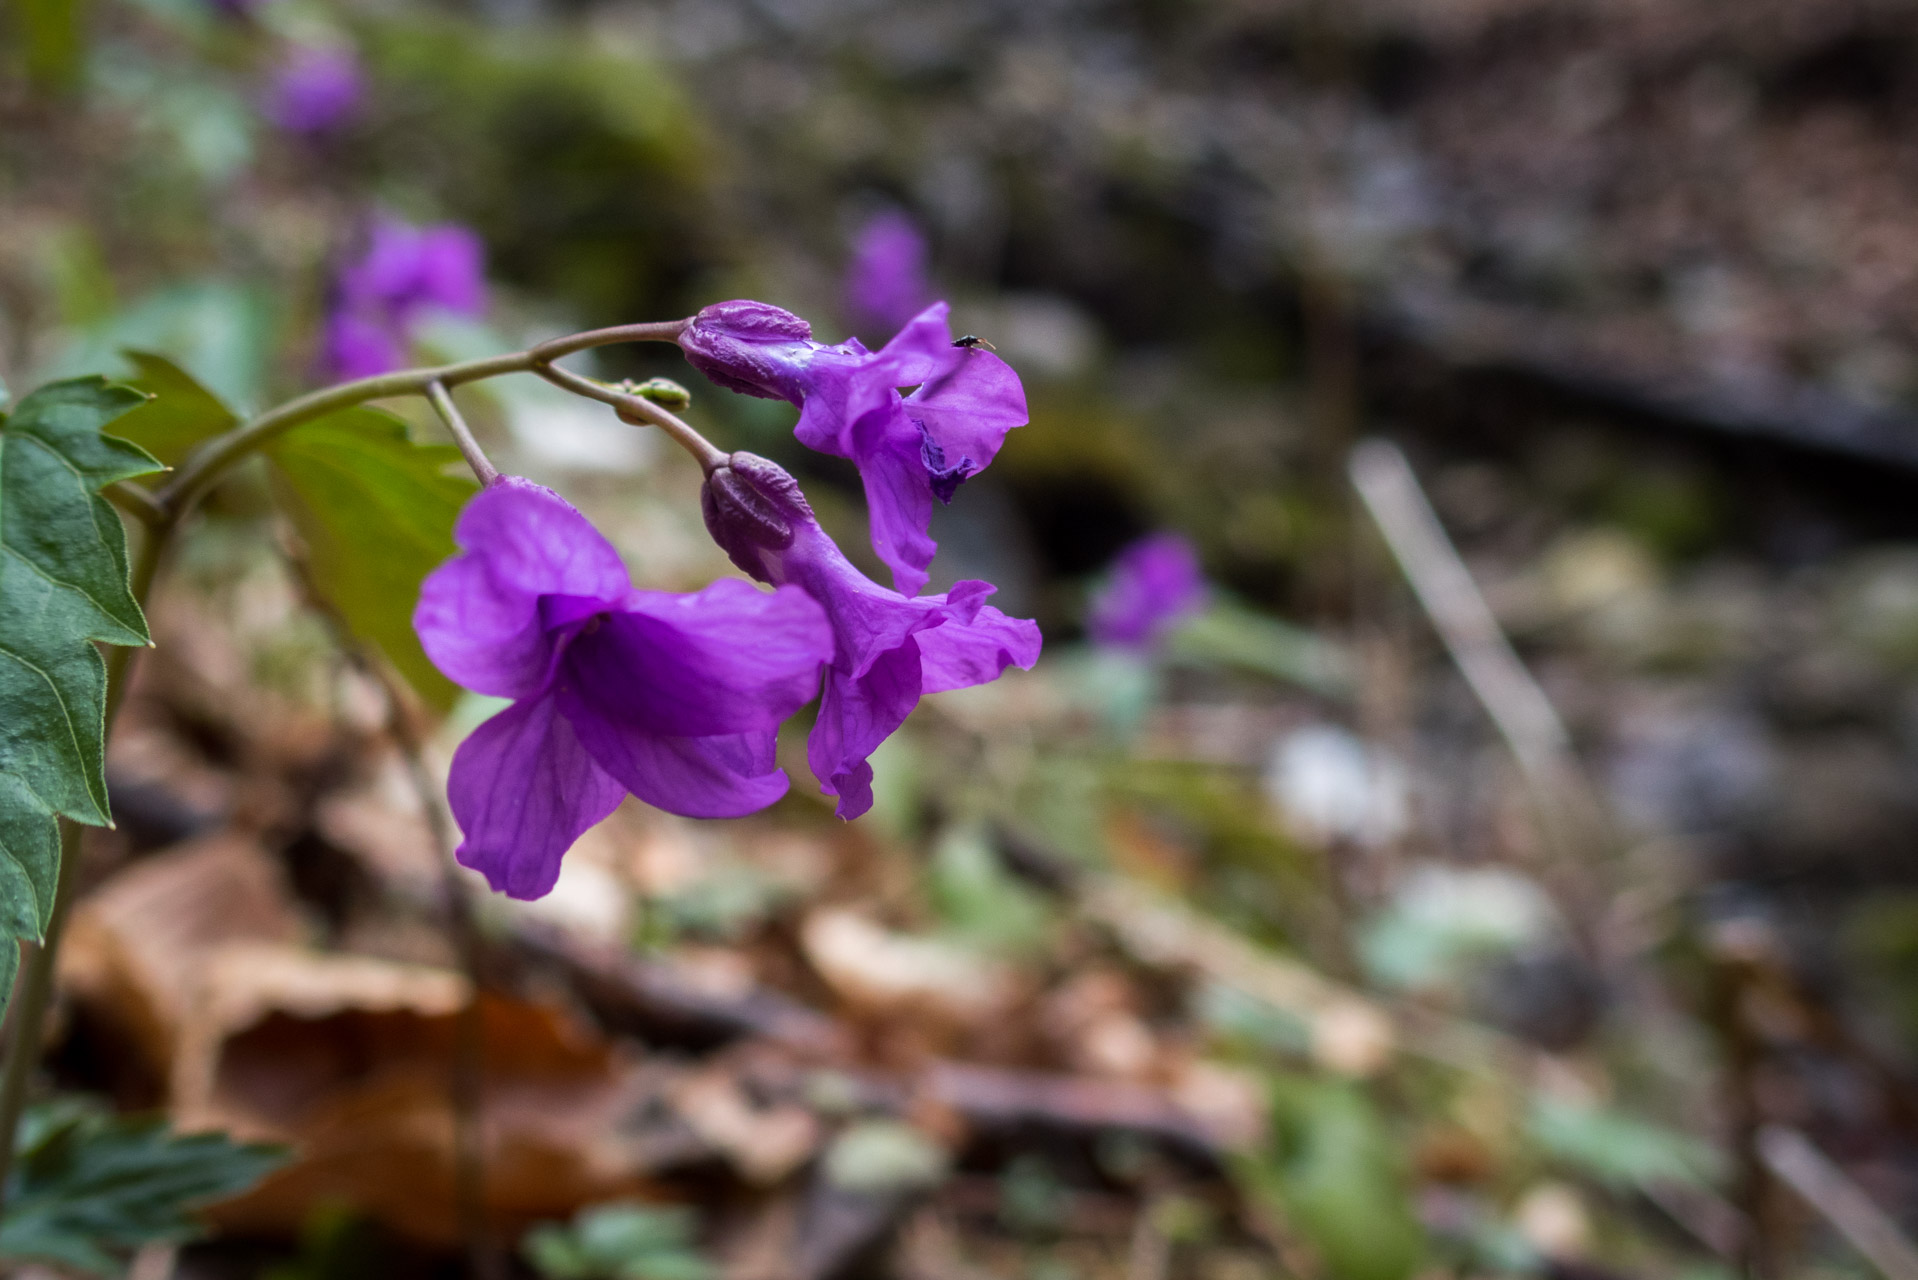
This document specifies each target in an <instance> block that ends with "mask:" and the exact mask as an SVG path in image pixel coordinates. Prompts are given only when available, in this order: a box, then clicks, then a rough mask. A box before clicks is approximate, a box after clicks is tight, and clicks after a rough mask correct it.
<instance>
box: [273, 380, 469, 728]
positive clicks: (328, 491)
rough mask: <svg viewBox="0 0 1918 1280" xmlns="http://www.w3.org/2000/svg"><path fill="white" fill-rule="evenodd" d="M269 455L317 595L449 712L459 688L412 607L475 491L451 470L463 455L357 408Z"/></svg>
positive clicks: (299, 432)
mask: <svg viewBox="0 0 1918 1280" xmlns="http://www.w3.org/2000/svg"><path fill="white" fill-rule="evenodd" d="M271 457H272V459H273V462H274V464H275V471H276V476H277V479H278V481H279V484H278V488H279V490H280V491H281V493H282V494H283V496H284V497H285V499H286V507H287V511H288V513H289V514H290V515H291V517H292V519H293V523H294V525H295V526H296V527H297V528H298V529H299V532H300V536H301V537H302V538H303V539H304V540H305V542H306V546H307V555H308V562H309V564H310V565H311V568H312V571H313V577H314V581H315V584H316V585H317V586H318V588H319V589H320V591H322V592H323V593H324V594H325V595H326V597H327V599H328V600H329V601H330V602H331V603H332V605H333V607H334V608H336V609H338V610H339V611H340V615H341V617H342V618H343V619H344V620H345V622H346V624H347V626H349V627H350V628H352V630H353V632H354V634H355V635H357V636H359V637H360V638H361V639H363V640H366V641H369V642H371V643H372V644H374V645H376V646H377V647H378V648H379V650H380V652H382V653H383V654H385V655H386V658H387V660H388V661H390V662H391V663H392V664H393V666H394V667H395V668H396V669H397V670H398V671H399V673H400V674H401V675H402V676H404V677H406V679H407V681H408V682H409V683H411V684H412V686H413V688H414V689H416V690H417V691H418V692H419V694H420V696H421V697H423V698H425V699H426V700H427V701H428V702H429V703H431V704H432V705H434V706H436V707H439V708H441V709H444V708H446V707H449V706H451V705H452V702H453V699H454V698H455V697H456V696H458V690H457V689H456V688H455V687H454V686H453V685H452V684H451V683H450V682H449V681H448V680H447V679H446V677H444V676H442V675H441V674H440V673H439V672H438V670H436V669H435V668H434V666H433V664H432V663H431V662H430V661H428V660H427V657H426V653H425V651H424V650H423V649H421V648H420V642H419V638H418V637H417V636H415V635H414V634H413V606H414V604H415V603H416V602H417V600H418V599H419V593H420V580H421V579H422V578H424V577H425V576H426V575H427V574H428V573H429V572H431V571H432V570H433V569H434V568H435V567H436V566H437V565H439V564H441V563H443V562H444V561H445V560H446V559H447V558H448V557H449V556H451V555H452V554H453V551H454V547H453V521H454V520H455V519H456V518H457V517H458V515H459V511H460V508H461V507H462V506H463V505H465V503H466V499H467V498H468V497H470V496H471V495H472V493H473V491H474V489H475V488H476V487H477V486H476V485H475V484H474V482H473V481H472V480H470V479H468V478H467V477H465V476H458V475H451V474H448V468H449V467H450V466H454V465H457V464H458V463H459V460H460V455H459V450H457V449H455V448H453V447H452V446H451V445H421V444H415V443H413V441H412V439H411V438H410V437H409V436H408V435H407V431H406V424H405V423H404V422H401V421H400V420H399V419H398V418H396V417H394V416H393V415H392V414H390V413H384V412H382V411H380V410H378V409H366V408H357V409H346V410H343V411H341V412H339V413H335V414H330V415H328V416H327V417H324V418H321V419H319V420H318V421H316V422H310V423H308V424H306V425H305V426H303V427H299V428H297V429H295V430H293V431H291V432H288V433H287V435H286V436H285V437H284V438H283V439H282V440H281V441H280V442H279V443H278V444H276V445H274V446H273V448H272V450H271Z"/></svg>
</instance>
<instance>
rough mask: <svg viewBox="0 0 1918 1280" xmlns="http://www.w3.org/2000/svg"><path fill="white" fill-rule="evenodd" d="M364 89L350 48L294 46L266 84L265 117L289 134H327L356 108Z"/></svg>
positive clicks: (358, 65) (362, 80)
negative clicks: (296, 47) (270, 81)
mask: <svg viewBox="0 0 1918 1280" xmlns="http://www.w3.org/2000/svg"><path fill="white" fill-rule="evenodd" d="M365 89H366V85H365V82H364V79H363V77H362V76H361V74H360V62H359V59H358V58H357V57H355V56H354V54H353V51H352V50H351V49H343V48H336V47H328V48H317V47H309V48H301V49H295V50H294V51H293V52H292V53H291V54H290V55H289V56H288V57H287V59H286V61H285V62H284V63H282V64H281V66H280V69H279V70H278V71H277V72H276V73H275V74H274V77H273V81H272V83H271V84H270V85H269V86H268V87H267V93H266V102H265V111H266V116H267V118H268V119H269V120H271V121H272V122H273V123H274V124H276V125H278V126H279V127H280V128H282V129H285V130H286V131H287V132H289V133H301V134H308V135H314V134H322V133H327V132H330V131H332V130H334V129H337V128H338V127H339V126H340V125H342V124H344V123H346V121H347V120H348V119H349V118H351V117H352V115H353V113H354V112H355V111H357V110H358V109H359V105H360V98H361V97H362V95H363V94H364V93H365Z"/></svg>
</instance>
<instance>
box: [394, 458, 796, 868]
mask: <svg viewBox="0 0 1918 1280" xmlns="http://www.w3.org/2000/svg"><path fill="white" fill-rule="evenodd" d="M454 535H455V537H456V538H457V540H458V542H459V544H460V546H461V547H462V548H463V551H462V553H461V554H460V555H458V556H456V557H455V558H454V559H452V560H450V561H448V562H447V563H446V564H444V565H441V566H440V567H439V568H438V569H435V570H434V571H433V572H432V573H431V574H430V575H429V576H428V577H427V579H426V581H425V583H424V584H422V586H421V588H420V601H419V607H418V608H417V609H416V610H415V611H414V614H413V627H414V630H415V631H417V632H418V633H419V637H420V643H421V644H422V645H423V646H424V647H425V649H426V652H427V655H428V656H429V657H431V658H432V659H433V662H434V664H435V665H436V666H438V667H439V669H440V670H441V671H443V672H445V673H446V675H447V677H448V678H449V679H452V680H454V681H456V682H458V683H459V684H462V685H464V686H465V687H467V688H469V689H472V690H475V691H477V692H479V693H485V694H491V695H493V696H495V697H501V698H511V699H513V704H512V705H511V706H509V707H507V708H506V709H505V710H504V711H501V712H500V713H499V714H498V715H496V716H494V717H493V718H492V719H491V720H488V721H486V723H484V724H482V725H481V726H480V727H479V728H477V729H475V730H474V731H473V733H472V734H471V736H469V737H468V738H467V739H466V741H465V742H463V743H461V744H460V747H459V749H458V750H457V751H456V752H454V754H453V767H452V773H451V776H450V778H449V779H448V782H447V799H448V802H449V803H450V804H451V806H452V809H453V816H454V817H455V818H457V819H458V821H459V824H460V830H461V831H462V832H463V833H464V836H465V839H464V840H463V841H462V842H461V844H460V847H459V851H458V857H459V860H460V862H461V863H462V864H463V865H465V866H468V867H472V868H474V869H476V870H478V871H481V872H484V873H485V875H486V878H487V880H488V882H489V883H491V884H492V886H493V888H495V889H497V890H499V891H501V892H503V893H506V894H509V895H511V896H513V897H515V898H537V897H540V896H542V895H544V894H545V893H546V892H547V891H548V890H550V889H551V888H552V887H553V882H554V881H555V880H556V879H558V877H559V864H560V859H561V857H562V855H564V854H565V852H566V850H567V849H568V848H569V847H570V846H571V845H572V843H573V841H574V840H576V839H578V838H579V836H580V835H581V833H583V832H584V831H585V830H586V829H587V828H589V827H591V826H592V825H593V824H595V823H597V822H598V821H599V820H600V819H602V818H604V817H605V816H606V815H607V814H609V813H611V812H612V811H613V809H614V808H615V807H617V806H618V804H619V802H620V801H621V800H622V799H623V798H624V797H625V796H626V794H627V793H628V792H631V793H632V794H633V795H636V796H638V797H639V798H640V799H642V800H644V801H646V802H647V803H648V804H651V805H654V806H656V807H658V808H661V809H664V810H666V811H667V812H669V813H678V814H683V815H685V816H688V817H694V818H725V817H737V816H740V815H742V814H747V813H752V812H754V811H755V810H758V809H763V808H765V807H766V806H767V805H769V804H771V803H772V802H773V801H775V800H777V799H779V797H781V796H782V795H784V794H785V793H786V788H787V785H788V784H787V780H786V775H785V774H784V773H783V772H782V771H781V770H780V768H779V765H778V761H777V759H776V747H777V741H776V737H777V733H778V729H779V723H780V721H782V720H784V719H785V718H786V717H787V716H789V715H791V714H792V713H793V712H795V711H797V710H798V709H799V708H800V707H801V706H803V705H805V704H806V703H807V702H808V701H810V700H811V699H812V696H813V692H814V690H816V689H817V688H818V687H819V670H820V666H821V664H822V663H824V662H826V661H827V660H828V659H830V658H831V657H832V655H833V651H834V646H833V637H832V631H831V629H830V627H829V626H828V624H827V621H826V617H825V614H824V613H823V611H822V610H821V608H820V606H819V605H818V604H817V603H815V602H814V601H813V600H812V599H811V598H810V597H809V596H808V595H807V594H806V593H805V592H804V591H803V590H801V589H800V588H798V587H782V588H780V589H779V590H776V591H772V592H762V591H759V590H757V589H755V588H754V587H752V586H751V585H750V584H748V583H745V582H741V581H739V580H738V579H737V578H731V579H726V580H724V581H720V582H715V583H713V584H712V585H711V586H710V587H707V588H706V589H705V590H704V591H698V592H694V593H692V594H690V595H669V594H667V593H665V592H660V591H641V590H637V589H635V588H634V587H633V585H632V583H631V582H630V581H629V580H628V578H627V575H626V567H625V566H624V565H623V564H622V563H621V562H620V559H619V553H618V552H616V551H615V550H614V549H613V547H612V544H611V543H609V542H607V541H606V539H605V538H604V537H602V536H601V535H600V533H599V531H598V530H596V529H594V528H593V526H592V525H591V524H589V523H588V522H587V520H586V518H585V517H584V516H582V515H581V514H580V513H579V512H578V511H576V510H574V509H573V508H572V507H571V506H570V505H568V504H567V503H566V501H565V500H564V499H563V498H561V497H560V496H559V495H558V494H556V493H554V492H553V491H552V490H550V489H546V488H542V487H541V486H539V485H536V484H533V483H532V482H531V481H528V480H522V479H519V478H518V477H513V476H509V477H506V478H504V479H502V480H500V481H499V482H498V483H496V484H493V485H491V486H489V487H487V488H486V489H483V490H481V491H480V492H479V493H478V494H477V495H476V496H475V497H474V498H473V500H472V501H471V502H469V503H468V504H467V506H466V510H465V511H463V512H461V513H460V518H459V523H458V525H457V526H456V527H455V530H454Z"/></svg>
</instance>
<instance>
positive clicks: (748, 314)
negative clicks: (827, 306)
mask: <svg viewBox="0 0 1918 1280" xmlns="http://www.w3.org/2000/svg"><path fill="white" fill-rule="evenodd" d="M679 349H680V350H681V351H683V352H685V353H686V362H687V363H688V364H690V365H692V366H693V368H695V369H697V370H699V371H700V372H701V373H703V374H705V375H706V376H707V377H708V378H711V379H712V380H713V381H714V382H716V383H718V384H719V385H720V386H722V387H724V388H726V389H727V390H728V391H737V392H740V393H741V394H743V395H749V396H759V397H760V398H762V399H765V400H790V401H792V402H793V403H794V404H798V403H799V401H800V397H801V396H802V395H803V394H804V392H803V388H802V387H801V386H800V384H799V382H798V380H797V379H798V376H799V371H800V370H802V369H804V368H805V366H806V365H807V364H808V363H810V362H811V359H812V353H813V352H814V351H816V350H819V349H821V348H820V346H819V344H818V343H816V342H814V341H813V340H812V326H811V325H809V324H807V323H806V322H805V321H804V320H802V319H800V318H799V317H798V316H796V315H794V314H793V313H792V312H790V311H786V310H784V309H782V308H780V307H775V306H773V305H771V304H770V303H765V302H752V301H748V300H746V299H743V298H741V299H736V300H734V301H732V302H715V303H714V304H713V305H712V306H710V307H707V308H705V309H704V310H703V311H701V312H700V313H699V314H698V315H696V316H694V317H693V320H692V323H691V324H689V325H687V326H686V328H685V330H684V331H683V332H682V333H681V334H680V335H679Z"/></svg>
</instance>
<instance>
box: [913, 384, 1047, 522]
mask: <svg viewBox="0 0 1918 1280" xmlns="http://www.w3.org/2000/svg"><path fill="white" fill-rule="evenodd" d="M954 350H955V352H956V353H957V355H958V357H959V358H958V360H957V361H956V362H954V364H953V365H951V366H950V367H948V368H946V369H944V370H941V371H940V372H939V373H938V374H936V375H935V376H934V377H933V378H931V379H930V380H928V381H926V382H924V383H922V384H921V385H920V387H919V389H918V390H916V391H914V392H913V393H912V394H911V395H909V396H907V397H906V416H907V417H908V418H910V419H911V420H912V421H913V422H914V423H915V424H916V425H917V426H918V427H919V429H920V431H921V432H922V433H923V434H924V438H925V447H926V462H927V470H928V472H930V473H931V474H932V479H933V484H934V489H935V491H937V489H938V488H939V486H940V484H941V483H942V481H941V479H940V473H941V472H944V473H946V474H947V475H954V474H956V475H957V479H954V480H951V481H949V482H947V483H950V484H951V485H952V486H953V487H957V484H958V481H959V480H963V479H965V478H966V477H967V476H972V475H977V474H978V473H979V472H981V471H983V470H985V469H986V467H987V466H988V465H989V464H990V463H991V462H992V460H993V459H994V458H995V457H997V456H998V454H999V446H1000V445H1002V444H1004V443H1005V440H1006V433H1007V432H1009V431H1011V430H1012V429H1013V428H1014V427H1022V426H1024V425H1025V424H1026V421H1027V416H1028V415H1027V412H1026V389H1025V387H1024V386H1023V385H1021V383H1020V382H1019V375H1018V374H1016V373H1014V372H1013V371H1012V366H1011V365H1009V364H1007V363H1006V362H1005V361H1003V360H1001V359H1000V358H999V357H998V356H995V355H993V354H992V352H990V351H981V350H979V349H977V348H971V349H965V348H954ZM951 496H952V494H951V489H950V488H948V489H947V490H946V492H944V493H942V494H940V497H941V498H942V499H945V500H950V498H951Z"/></svg>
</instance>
